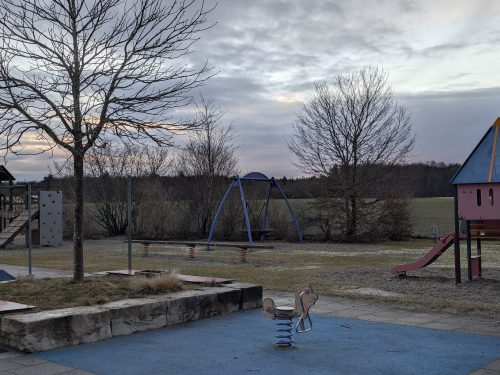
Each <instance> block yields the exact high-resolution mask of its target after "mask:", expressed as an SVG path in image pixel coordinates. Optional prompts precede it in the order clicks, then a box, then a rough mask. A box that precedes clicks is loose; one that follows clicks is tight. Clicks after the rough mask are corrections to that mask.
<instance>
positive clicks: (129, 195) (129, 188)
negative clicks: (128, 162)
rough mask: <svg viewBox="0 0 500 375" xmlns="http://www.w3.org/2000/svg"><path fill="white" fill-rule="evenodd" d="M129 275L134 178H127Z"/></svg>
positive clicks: (129, 267)
mask: <svg viewBox="0 0 500 375" xmlns="http://www.w3.org/2000/svg"><path fill="white" fill-rule="evenodd" d="M127 227H128V228H127V229H128V230H127V235H128V273H129V274H130V273H132V177H131V176H127Z"/></svg>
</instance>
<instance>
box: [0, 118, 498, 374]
mask: <svg viewBox="0 0 500 375" xmlns="http://www.w3.org/2000/svg"><path fill="white" fill-rule="evenodd" d="M499 129H500V119H498V120H497V121H496V122H495V124H494V125H493V126H492V127H491V128H490V129H489V130H488V132H487V133H486V135H485V136H484V137H483V139H482V140H481V141H480V143H479V144H478V146H477V147H476V148H475V149H474V151H473V152H472V154H471V156H470V157H469V158H468V159H467V160H466V161H465V163H464V164H463V166H462V167H461V169H460V170H459V171H458V172H457V174H456V175H455V176H454V177H453V179H452V184H454V185H455V186H456V188H455V197H454V204H453V214H454V228H453V229H454V230H453V231H451V232H450V233H445V234H441V235H439V236H438V235H436V236H435V238H434V239H433V240H431V239H427V240H412V241H407V242H387V243H377V244H348V243H305V242H304V241H303V238H302V235H301V232H300V227H299V223H298V220H297V218H296V216H295V214H294V210H293V208H292V206H291V205H290V204H289V202H288V200H287V198H286V196H285V194H284V192H283V191H282V189H281V187H280V186H279V184H277V182H276V180H275V179H274V178H267V177H266V176H264V175H262V174H259V173H251V174H248V175H246V176H243V177H242V178H240V177H238V176H236V177H235V178H234V179H233V180H232V182H231V184H230V186H229V187H228V190H227V192H226V194H225V196H224V198H223V199H222V201H221V203H220V206H219V209H218V210H217V214H216V216H215V219H214V222H213V225H212V229H211V231H210V235H209V238H208V241H199V242H189V241H187V242H182V241H167V240H165V241H154V240H150V239H137V238H135V239H133V236H132V232H131V229H129V233H128V237H118V238H113V239H101V240H89V241H86V243H85V260H84V263H85V265H86V266H85V270H86V272H87V273H88V275H92V274H95V273H100V274H103V271H115V272H114V273H118V274H122V275H124V277H131V276H132V275H133V273H134V272H135V271H134V270H148V271H150V272H155V270H156V272H160V271H159V270H163V271H170V272H172V273H179V274H183V275H200V276H202V275H203V276H207V275H209V276H210V277H220V278H227V279H234V280H237V281H240V282H248V283H252V284H259V285H262V286H263V287H264V290H265V292H264V296H266V295H267V296H268V297H269V296H271V297H273V298H274V299H276V304H275V301H274V299H272V298H271V299H264V301H263V305H264V309H263V312H264V315H266V316H267V317H270V318H271V319H274V318H276V319H277V321H278V326H277V329H276V326H275V325H274V323H273V322H272V321H270V320H268V319H265V318H264V317H263V316H262V315H261V314H259V313H258V312H257V311H250V312H239V313H234V314H231V315H228V316H221V317H217V318H214V319H206V320H204V321H199V322H193V323H186V324H183V325H180V326H177V327H174V328H169V329H160V330H155V331H150V332H145V333H138V334H135V335H132V336H127V337H118V338H113V339H109V340H105V341H103V342H99V343H94V344H90V345H80V346H76V347H67V348H62V349H57V350H52V351H49V352H46V353H39V354H35V355H33V356H30V357H27V358H25V359H23V358H20V359H18V360H17V361H18V362H16V359H15V358H16V357H13V359H12V361H10V362H9V363H3V362H2V359H1V358H0V369H1V368H2V367H1V366H4V365H5V366H7V367H8V366H11V365H12V366H14V367H12V368H7V370H10V369H13V371H14V372H11V373H12V374H16V372H15V371H16V370H15V368H16V366H25V364H26V363H32V364H34V366H33V370H34V371H36V372H37V373H40V374H44V372H43V371H39V370H37V369H36V367H37V366H38V365H40V366H43V365H45V366H48V367H49V368H50V366H56V367H52V369H55V371H56V372H52V373H57V372H61V373H62V372H64V371H66V369H72V368H73V369H78V370H71V371H74V373H75V374H77V373H81V372H78V371H80V370H82V371H89V372H90V373H95V374H138V373H149V374H162V373H165V372H173V373H185V374H191V373H193V374H194V373H199V372H200V371H203V372H204V373H213V374H215V373H228V374H229V373H243V372H260V373H289V374H295V373H297V374H298V373H304V372H307V373H311V374H316V373H317V374H326V373H359V374H388V373H394V374H396V373H410V374H412V373H414V374H421V373H425V374H442V373H453V374H469V373H471V372H473V371H476V370H479V372H478V374H480V373H485V374H495V373H498V372H499V371H500V363H499V361H498V358H499V353H500V338H499V337H500V322H499V321H498V316H500V293H499V292H500V254H499V252H498V246H499V242H498V241H499V240H500V224H498V223H499V220H500V217H499V216H498V209H497V208H496V206H497V204H498V193H500V191H499V190H498V182H499V181H500V172H497V171H498V170H500V169H499V168H497V166H498V163H499V160H500V155H498V157H496V158H495V156H497V153H498V151H497V149H496V144H497V139H498V137H499V133H500V131H499ZM245 180H250V181H253V182H255V181H257V182H265V183H267V184H269V185H268V190H267V195H266V198H265V204H264V206H263V207H264V208H263V216H262V218H260V216H259V220H257V222H259V223H260V224H259V226H258V228H256V227H255V225H250V223H251V220H250V219H251V217H252V214H251V212H250V211H249V206H248V204H247V202H246V199H245V194H244V190H243V186H242V183H241V181H245ZM130 181H131V180H130V179H129V184H130ZM129 186H130V185H129ZM272 188H276V189H277V190H278V191H279V192H280V194H281V196H282V198H283V199H284V201H285V203H286V205H287V207H288V209H289V213H290V216H291V218H292V220H291V222H292V223H293V225H294V227H295V230H296V232H297V236H296V238H297V239H298V241H297V242H283V241H281V242H277V241H269V240H266V239H265V237H266V235H267V234H269V233H270V232H271V229H270V228H268V207H269V200H270V191H271V189H272ZM232 190H236V191H238V192H239V194H240V198H241V203H242V211H243V213H244V219H245V220H244V223H245V225H244V230H242V232H243V234H246V236H247V237H246V238H245V239H244V240H243V241H241V242H240V243H234V242H233V243H222V242H218V240H216V239H214V238H213V237H212V235H213V233H214V226H215V225H216V222H217V217H218V216H219V214H220V212H221V210H222V206H223V205H224V201H225V199H226V197H227V196H228V194H229V192H230V191H232ZM128 191H129V194H128V197H129V200H128V207H129V210H128V214H129V219H130V215H131V207H132V201H131V189H130V188H129V190H128ZM39 194H40V198H39V202H40V203H39V208H40V212H39V215H40V218H41V219H40V225H39V233H38V235H39V237H40V240H43V239H48V240H50V241H52V243H51V244H52V245H53V246H52V247H50V248H32V246H31V240H32V239H31V238H30V239H29V241H28V242H29V270H30V271H33V272H32V273H33V275H34V276H35V278H36V277H39V276H43V275H37V273H38V272H39V270H40V271H41V270H43V271H44V272H45V274H47V273H50V269H54V270H58V272H60V271H61V270H68V271H69V270H71V268H72V263H73V262H72V257H71V254H72V244H71V243H70V242H63V241H62V240H59V239H58V238H57V239H53V237H50V238H48V237H47V233H52V232H51V229H50V228H49V227H47V228H44V227H43V225H44V224H46V221H48V220H45V219H43V215H44V214H47V215H48V216H50V217H53V216H54V215H55V216H57V215H58V214H57V212H60V209H59V207H60V204H57V203H56V198H55V197H54V194H53V193H51V194H52V195H48V197H49V198H50V199H49V201H50V202H52V203H53V205H52V206H51V205H50V204H49V203H50V202H48V203H44V200H43V192H40V193H39ZM27 196H31V193H29V194H28V195H27ZM495 196H497V197H495ZM28 203H29V204H31V203H30V202H28ZM9 204H10V201H7V200H6V201H5V206H6V207H8V205H9ZM44 207H45V211H44ZM9 212H10V211H9ZM24 212H25V211H22V213H23V214H24ZM19 215H21V214H19ZM30 217H32V212H31V208H30V206H29V205H28V216H27V218H30ZM20 221H22V223H21V222H20V223H18V224H16V229H15V230H16V231H19V230H20V229H21V227H22V226H23V225H25V221H27V225H28V226H30V225H31V220H30V219H26V218H25V217H24V216H23V217H22V220H20ZM129 222H130V221H129ZM10 224H12V223H9V225H10ZM53 224H54V225H56V224H58V223H57V222H56V221H53ZM9 225H7V226H6V228H7V229H9V228H10V227H13V225H11V226H10V227H9ZM51 228H52V227H51ZM54 228H59V226H58V227H54ZM129 228H130V227H129ZM53 230H54V229H52V231H53ZM47 231H48V232H47ZM12 233H13V232H12ZM30 233H31V232H30ZM57 233H58V234H60V231H59V229H58V232H57ZM254 235H255V237H254ZM257 239H259V240H260V242H258V243H257V242H256V241H255V243H254V240H257ZM6 241H8V242H9V247H8V249H6V250H3V251H2V263H4V264H0V268H3V269H4V270H6V271H9V270H12V269H9V267H12V266H13V265H14V266H17V268H16V270H17V274H18V275H21V274H23V271H24V274H26V268H23V266H24V267H26V260H27V255H28V254H27V250H26V243H23V242H19V241H20V239H19V238H17V239H14V237H13V235H10V234H9V237H8V238H6ZM461 248H462V251H461ZM448 249H453V250H454V251H451V250H449V251H447V250H448ZM32 266H34V268H33V269H32V268H31V267H32ZM19 267H21V268H19ZM38 267H41V269H39V268H38ZM30 273H31V272H30ZM40 273H41V272H40ZM16 276H17V275H16ZM35 282H36V280H35ZM298 285H311V286H314V288H313V289H314V292H315V293H313V292H312V289H311V288H309V289H303V290H307V293H308V295H309V298H311V297H314V298H312V299H309V302H311V301H313V300H314V302H315V298H316V295H317V296H319V301H322V299H323V300H324V302H319V303H318V307H317V310H316V311H315V309H314V307H313V308H312V309H311V311H310V317H311V318H312V321H314V330H311V332H307V333H308V334H307V335H298V334H297V339H296V342H295V343H296V345H295V348H288V349H287V350H278V348H276V347H275V346H274V345H273V342H275V343H276V344H277V346H279V347H280V349H282V348H283V346H285V347H286V346H287V345H288V346H293V345H292V344H291V342H289V341H287V340H289V339H290V337H291V336H286V335H287V334H290V331H288V330H287V329H285V331H283V328H282V327H283V324H282V323H280V319H281V320H283V319H288V321H290V322H291V317H292V316H294V314H297V306H298V305H297V297H295V311H294V308H293V307H287V306H289V305H290V303H292V304H293V302H290V301H289V300H291V299H293V296H292V297H291V298H290V296H291V294H290V291H291V290H293V289H294V288H295V287H296V286H298ZM8 292H9V290H8V284H5V286H4V287H3V288H0V300H3V299H5V300H7V299H8V298H9V294H8ZM54 292H55V291H54ZM304 293H305V292H304ZM16 302H18V303H25V304H29V303H30V301H29V300H22V297H19V299H18V300H17V301H16ZM278 303H280V304H281V303H284V304H285V306H283V305H278ZM300 303H302V311H306V308H305V307H304V306H305V305H304V302H303V301H302V300H301V302H300ZM61 307H64V306H61ZM309 307H310V306H308V307H307V309H308V308H309ZM299 316H302V317H303V316H304V315H300V311H299ZM304 319H305V318H304ZM302 321H303V320H302ZM299 323H300V321H299ZM285 324H286V323H285ZM289 327H291V323H290V326H289ZM297 327H299V325H297ZM302 328H303V333H305V332H306V331H308V330H309V328H312V323H311V321H310V323H309V326H307V325H306V326H302ZM302 328H301V329H302ZM275 329H276V330H277V332H278V333H277V334H278V335H284V334H283V333H282V332H285V336H277V337H278V341H274V340H275V339H273V337H274V335H275V332H274V330H275ZM297 333H299V331H298V330H297ZM193 337H196V338H197V340H194V341H196V342H193ZM283 337H285V341H282V339H283ZM280 340H281V341H280ZM457 343H460V345H457ZM193 358H196V359H195V360H192V359H193ZM360 358H363V360H361V361H360V360H359V359H360ZM458 358H460V360H458ZM6 361H9V359H8V358H7V359H6ZM23 361H24V363H23ZM30 361H32V362H30ZM37 361H38V362H37ZM46 361H49V362H46ZM57 366H60V367H57ZM65 366H67V367H65ZM63 370H64V371H63ZM22 371H24V369H21V373H22ZM28 371H29V369H28ZM75 371H76V372H75ZM67 373H68V374H70V373H71V372H69V370H68V371H67ZM84 373H85V372H84Z"/></svg>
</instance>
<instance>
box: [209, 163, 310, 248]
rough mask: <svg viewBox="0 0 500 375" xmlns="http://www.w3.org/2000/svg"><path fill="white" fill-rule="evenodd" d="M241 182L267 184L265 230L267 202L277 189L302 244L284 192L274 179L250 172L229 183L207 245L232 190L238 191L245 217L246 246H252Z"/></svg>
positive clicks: (293, 215) (264, 225)
mask: <svg viewBox="0 0 500 375" xmlns="http://www.w3.org/2000/svg"><path fill="white" fill-rule="evenodd" d="M242 181H260V182H265V183H267V184H269V186H268V189H267V193H266V202H265V206H264V217H263V219H262V228H266V227H267V224H268V221H269V212H268V211H269V200H270V198H271V191H272V189H273V188H274V187H275V188H277V189H278V191H279V192H280V194H281V196H282V197H283V199H284V200H285V203H286V205H287V207H288V210H289V211H290V214H291V215H292V219H293V223H294V225H295V230H296V232H297V236H298V237H299V241H300V243H302V233H301V231H300V226H299V222H298V221H297V217H296V216H295V212H294V211H293V208H292V206H291V205H290V202H289V201H288V199H287V197H286V195H285V192H284V191H283V189H282V188H281V186H280V184H278V181H276V179H275V178H274V177H271V178H269V177H267V176H266V175H265V174H263V173H260V172H251V173H248V174H246V175H245V176H243V177H240V176H234V177H233V179H232V181H231V183H230V184H229V187H228V188H227V190H226V193H225V194H224V197H223V198H222V200H221V202H220V204H219V207H218V208H217V212H216V214H215V217H214V220H213V222H212V227H211V228H210V234H209V235H208V241H207V242H208V244H210V243H211V242H212V238H213V235H214V232H215V226H216V224H217V220H218V219H219V216H220V214H221V212H222V208H223V207H224V204H225V203H226V200H227V198H228V196H229V193H230V192H231V190H232V189H236V188H237V189H238V190H239V193H240V198H241V205H242V207H243V215H244V217H245V226H246V232H247V237H248V246H249V247H252V246H253V240H252V230H251V228H250V220H249V217H248V210H247V202H246V199H245V192H244V190H243V185H242V183H241V182H242ZM264 236H265V234H262V235H261V240H262V239H264Z"/></svg>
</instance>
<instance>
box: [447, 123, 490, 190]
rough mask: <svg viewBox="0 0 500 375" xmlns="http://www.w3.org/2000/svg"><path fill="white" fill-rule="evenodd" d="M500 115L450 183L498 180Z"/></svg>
mask: <svg viewBox="0 0 500 375" xmlns="http://www.w3.org/2000/svg"><path fill="white" fill-rule="evenodd" d="M499 133H500V117H499V118H497V120H496V121H495V123H494V124H493V125H492V126H491V127H490V128H489V129H488V131H487V132H486V134H485V135H484V136H483V138H482V139H481V140H480V141H479V143H478V144H477V146H476V147H475V148H474V150H473V151H472V153H471V154H470V155H469V157H468V158H467V160H465V162H464V164H463V165H462V167H461V168H460V169H459V170H458V172H457V173H455V175H454V176H453V178H452V179H451V181H450V183H451V184H454V185H458V184H481V183H495V182H500V144H498V143H500V142H499V140H498V138H499V137H500V136H499Z"/></svg>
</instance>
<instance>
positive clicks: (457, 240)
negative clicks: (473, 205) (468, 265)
mask: <svg viewBox="0 0 500 375" xmlns="http://www.w3.org/2000/svg"><path fill="white" fill-rule="evenodd" d="M453 202H454V204H453V206H454V211H455V244H454V250H455V284H460V283H461V282H462V272H461V269H460V223H459V220H460V218H459V217H458V188H457V185H455V189H454V199H453Z"/></svg>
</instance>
